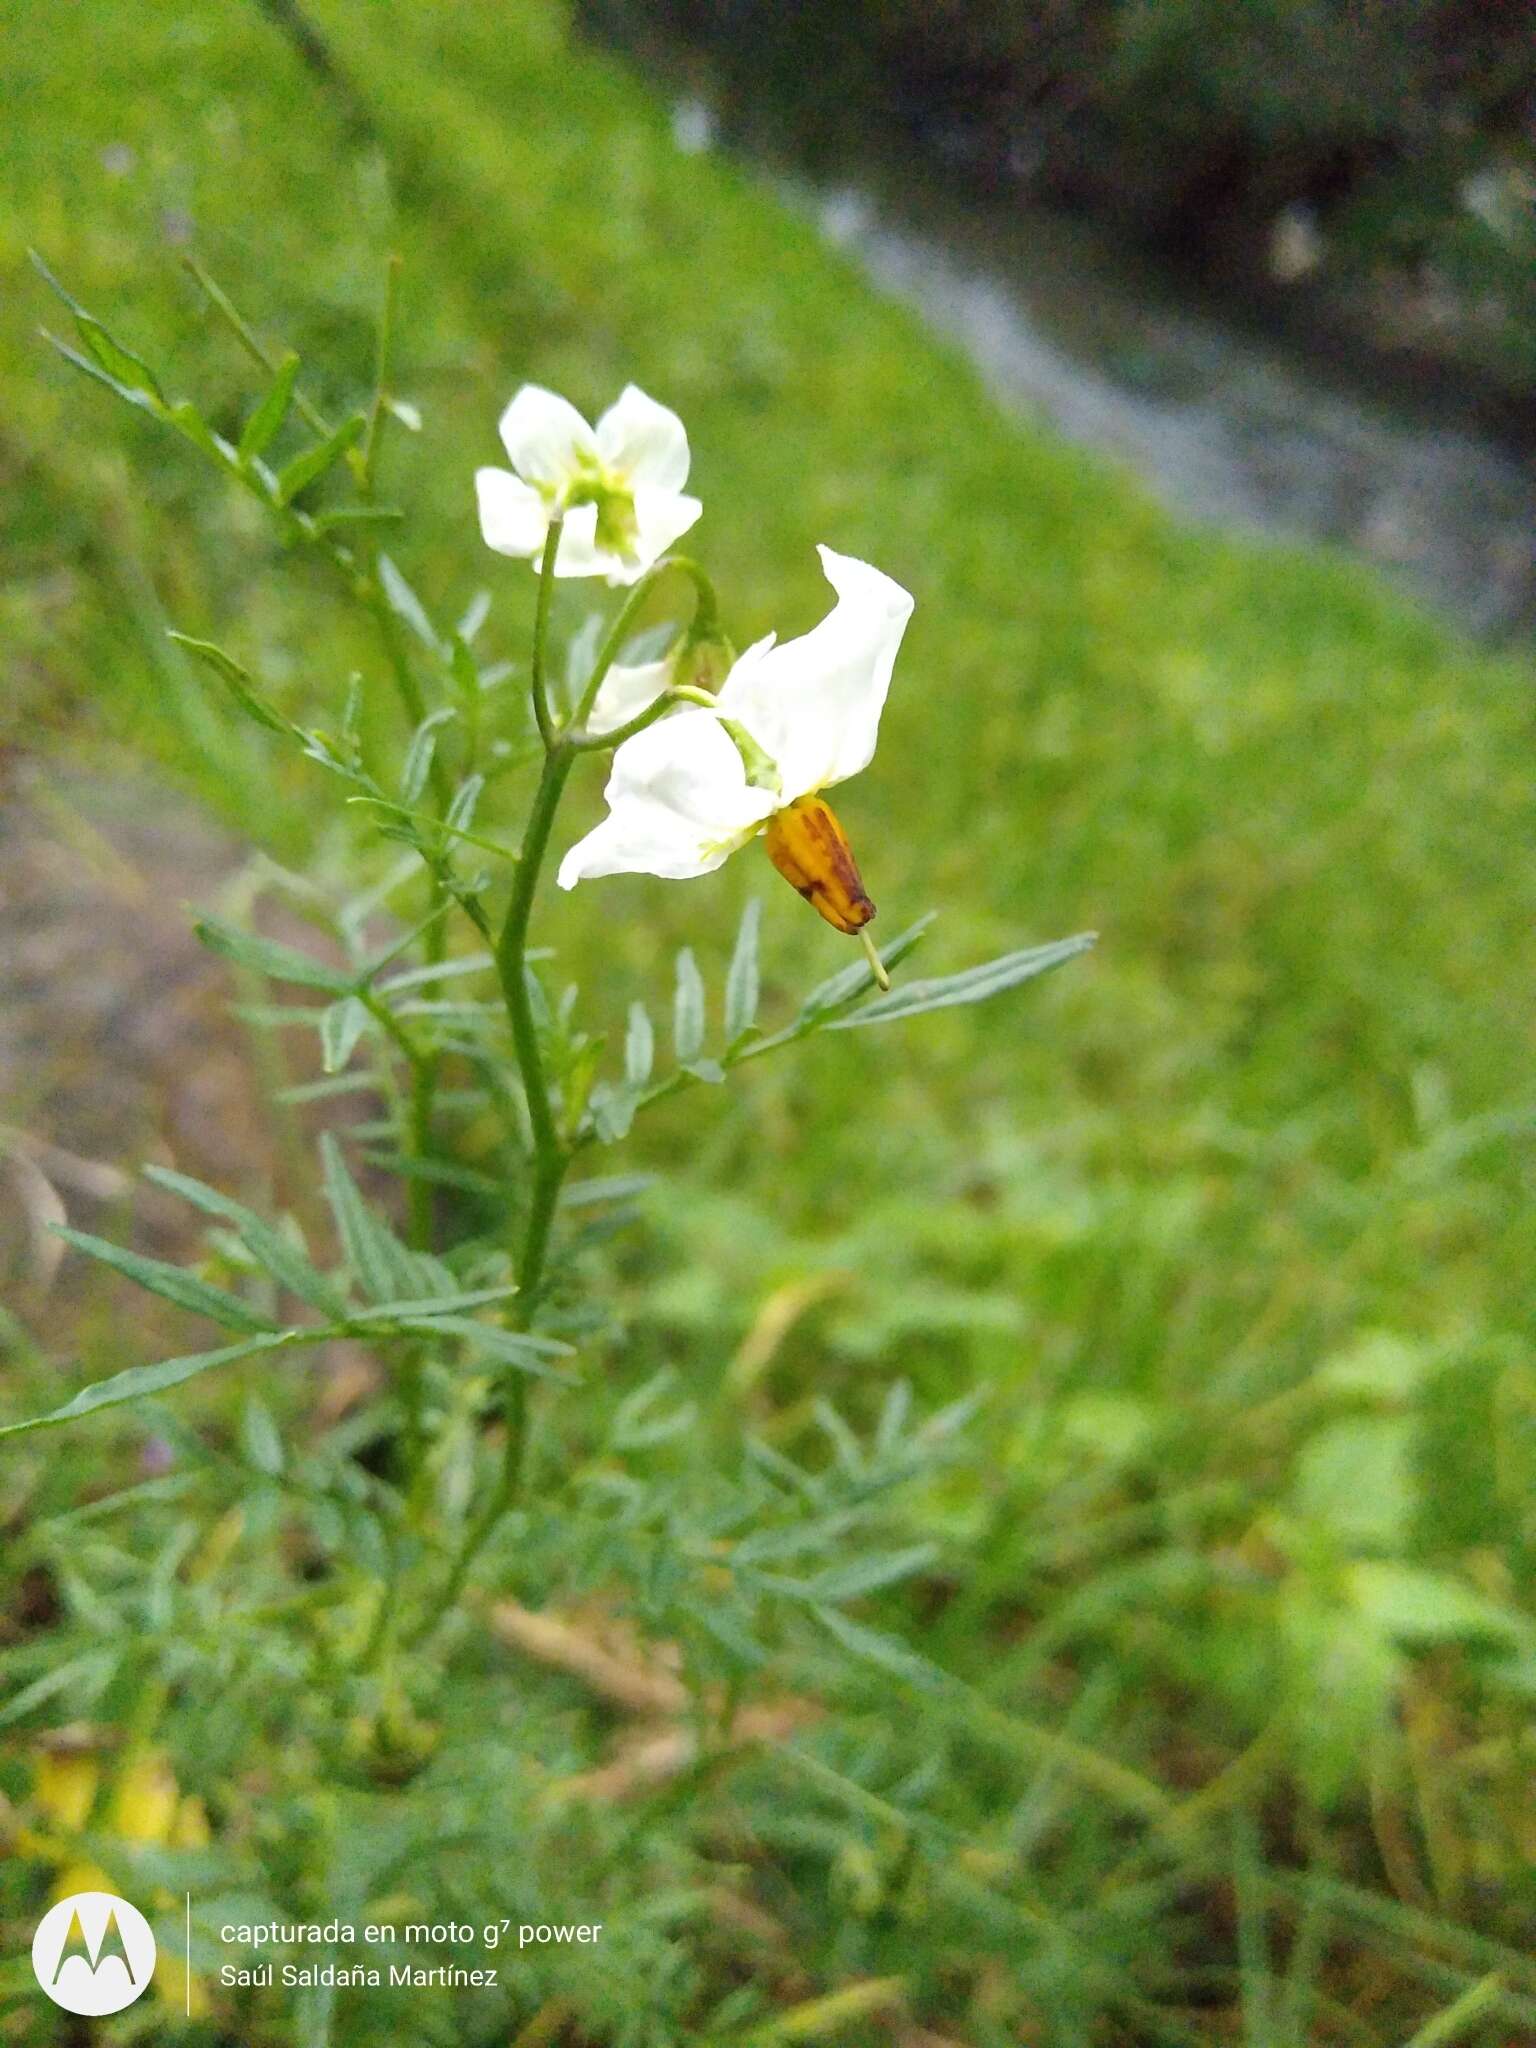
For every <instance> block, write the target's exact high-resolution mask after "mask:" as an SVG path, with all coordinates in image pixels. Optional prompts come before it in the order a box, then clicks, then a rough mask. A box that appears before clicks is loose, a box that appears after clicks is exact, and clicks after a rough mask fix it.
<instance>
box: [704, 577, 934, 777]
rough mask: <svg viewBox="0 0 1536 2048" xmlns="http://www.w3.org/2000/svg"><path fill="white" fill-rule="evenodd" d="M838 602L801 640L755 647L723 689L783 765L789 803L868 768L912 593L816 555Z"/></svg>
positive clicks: (726, 707)
mask: <svg viewBox="0 0 1536 2048" xmlns="http://www.w3.org/2000/svg"><path fill="white" fill-rule="evenodd" d="M817 552H818V553H819V554H820V556H821V565H822V568H823V569H824V570H825V571H826V575H827V581H828V582H829V583H830V584H831V585H832V588H833V589H834V590H835V591H836V592H837V603H836V604H835V605H834V606H833V607H832V609H831V611H829V612H828V613H827V616H826V617H825V618H824V619H823V620H822V621H821V623H820V625H819V626H813V627H812V629H811V631H810V632H809V633H804V634H802V635H801V636H800V638H799V639H798V640H785V641H782V642H781V643H780V644H779V645H778V646H777V647H769V646H764V645H763V644H762V643H761V642H760V643H759V644H758V646H756V647H749V648H748V649H747V651H746V653H745V654H744V655H743V656H742V657H741V659H740V660H739V661H738V662H737V663H736V664H735V666H734V667H733V668H732V670H731V672H730V674H729V675H728V676H727V677H726V679H725V682H724V684H723V685H722V687H721V690H720V709H721V710H722V711H723V712H725V713H726V714H727V715H728V716H730V717H732V718H739V719H740V720H741V722H742V724H743V725H744V726H745V727H746V728H747V730H748V732H750V733H751V735H752V737H753V738H754V739H755V740H756V741H757V742H758V744H759V745H760V746H761V747H762V748H763V749H764V750H765V752H767V753H768V754H769V755H771V756H772V758H773V760H774V761H775V762H776V763H777V764H778V769H779V776H780V779H781V781H782V783H783V797H782V799H781V801H782V802H784V803H792V802H793V801H794V799H795V798H796V797H800V796H807V795H809V794H810V792H811V791H812V790H817V789H825V788H827V787H828V786H829V785H830V784H831V783H834V782H844V781H846V780H847V778H848V777H849V776H850V775H857V774H858V772H859V770H860V769H861V768H865V767H867V766H868V765H869V761H870V757H871V756H872V755H873V753H874V751H875V737H876V735H877V733H878V732H879V729H880V713H881V712H882V711H883V710H884V708H885V697H886V692H887V690H888V689H889V688H890V683H891V670H892V669H893V668H894V666H895V663H896V653H897V649H898V648H899V647H900V646H901V636H902V634H903V633H904V632H905V631H906V629H907V621H908V619H909V618H911V616H912V599H911V596H910V595H909V594H908V592H906V591H905V590H903V589H902V587H901V585H900V584H899V583H895V582H893V581H892V580H891V578H890V577H889V576H885V575H882V574H881V572H880V571H879V570H878V569H873V568H871V567H870V565H869V563H868V562H860V561H858V560H856V559H855V558H854V557H853V556H852V555H839V554H835V553H834V552H833V550H832V549H831V548H819V549H818V550H817Z"/></svg>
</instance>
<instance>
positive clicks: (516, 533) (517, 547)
mask: <svg viewBox="0 0 1536 2048" xmlns="http://www.w3.org/2000/svg"><path fill="white" fill-rule="evenodd" d="M475 497H476V498H477V500H478V501H479V505H480V532H481V535H482V537H483V538H484V541H485V544H486V546H487V547H490V548H494V549H495V550H496V552H497V554H498V555H537V554H538V553H540V551H541V550H542V548H543V546H544V535H545V534H546V533H547V532H548V530H549V512H548V509H547V507H546V506H545V503H544V500H543V499H542V498H541V497H540V496H539V494H538V492H537V491H536V490H534V488H533V486H532V485H531V484H525V483H522V482H521V481H520V480H519V479H518V478H517V477H515V476H513V474H512V473H511V471H510V470H506V469H477V470H476V471H475Z"/></svg>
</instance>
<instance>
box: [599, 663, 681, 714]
mask: <svg viewBox="0 0 1536 2048" xmlns="http://www.w3.org/2000/svg"><path fill="white" fill-rule="evenodd" d="M671 680H672V657H671V655H670V654H669V655H667V656H665V657H664V658H663V659H662V660H661V661H642V662H639V663H637V664H636V665H635V666H634V667H633V668H626V667H625V666H624V665H623V663H622V662H615V663H614V665H613V667H612V668H611V669H609V671H608V673H607V675H605V676H604V677H603V686H602V688H601V689H600V690H599V691H598V693H597V702H596V703H595V704H594V705H593V706H592V710H591V713H590V715H589V716H588V719H587V731H588V732H595V733H603V732H612V731H613V730H614V729H615V727H617V726H621V725H627V724H628V723H629V721H630V719H632V718H638V717H639V715H640V713H641V712H642V711H644V710H645V709H646V707H647V706H648V705H651V704H654V703H655V701H656V699H657V698H658V697H659V696H660V695H661V693H662V691H663V690H664V689H665V688H666V687H667V684H668V683H669V682H670V681H671Z"/></svg>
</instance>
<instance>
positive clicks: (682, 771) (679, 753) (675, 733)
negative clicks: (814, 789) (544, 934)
mask: <svg viewBox="0 0 1536 2048" xmlns="http://www.w3.org/2000/svg"><path fill="white" fill-rule="evenodd" d="M607 797H608V815H607V817H606V818H605V819H604V820H603V822H602V823H601V824H600V825H599V826H597V827H596V828H595V830H593V831H591V832H589V833H588V834H587V836H586V838H585V839H583V840H580V841H578V843H577V844H576V845H575V846H573V847H572V848H571V850H570V852H569V853H568V854H567V855H566V856H565V859H564V860H563V861H562V862H561V863H560V873H559V876H558V877H557V879H558V881H559V883H560V886H561V888H562V889H574V888H575V886H576V884H577V883H578V882H584V881H589V880H591V879H592V878H593V877H594V876H597V875H662V876H664V877H666V878H667V879H668V880H669V881H683V880H685V879H687V878H688V877H690V876H693V875H707V874H710V873H711V872H712V871H713V870H714V869H715V868H717V867H719V866H721V864H722V863H723V862H724V861H726V860H727V859H728V858H729V857H730V855H731V854H732V853H733V852H734V851H735V850H736V848H737V847H738V846H740V845H741V844H742V843H743V842H744V841H745V840H747V839H749V838H750V837H751V836H752V834H753V833H754V832H755V831H756V829H757V827H758V826H759V825H760V824H762V822H763V820H764V819H765V818H766V817H768V816H769V814H770V813H771V812H772V811H773V810H774V809H775V808H776V807H777V800H776V799H775V798H774V797H773V796H771V795H770V794H769V792H768V791H767V790H765V789H754V788H752V787H751V786H750V784H749V783H748V782H747V778H746V770H745V769H744V768H743V766H742V761H741V756H740V754H738V753H737V751H736V749H735V747H734V746H733V745H732V743H731V741H730V739H729V737H728V736H727V735H726V733H725V732H724V730H723V729H722V728H721V726H720V723H719V721H718V719H716V717H715V715H714V713H713V712H712V711H703V710H699V711H682V712H678V713H677V714H676V715H675V716H673V717H670V718H664V719H662V720H661V721H660V723H659V724H657V725H652V726H647V727H646V729H645V731H644V732H639V733H636V734H635V736H634V738H633V739H631V740H626V741H625V742H624V744H623V746H621V747H620V748H619V750H618V752H617V753H616V754H615V755H614V757H613V772H612V774H611V775H610V776H609V778H608V789H607Z"/></svg>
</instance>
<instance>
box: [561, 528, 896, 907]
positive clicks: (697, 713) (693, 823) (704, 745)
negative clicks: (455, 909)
mask: <svg viewBox="0 0 1536 2048" xmlns="http://www.w3.org/2000/svg"><path fill="white" fill-rule="evenodd" d="M818 552H819V554H820V556H821V562H822V567H823V569H824V570H825V571H826V576H827V580H828V582H829V583H830V584H831V585H832V588H833V589H834V590H835V591H836V593H837V602H836V604H835V605H834V606H833V607H832V609H831V611H830V612H828V614H827V616H826V617H825V618H824V619H823V620H822V621H821V623H820V625H818V626H816V627H814V628H813V629H812V630H811V631H810V632H809V633H806V634H805V635H803V636H802V637H801V638H800V639H798V640H788V641H786V642H785V643H784V644H783V646H776V645H775V644H774V640H773V637H772V636H771V635H770V636H769V638H768V639H766V640H760V641H758V643H757V644H756V646H754V647H749V648H748V649H747V651H746V653H745V654H743V655H742V656H741V658H740V659H739V660H738V661H737V662H736V663H735V664H734V666H733V667H732V669H731V672H730V674H729V675H728V676H727V677H726V679H725V682H724V683H723V684H722V685H721V689H720V694H719V696H718V698H717V699H716V704H715V708H714V709H713V710H705V709H704V708H703V707H702V706H701V707H699V708H698V709H694V708H692V707H686V708H684V709H682V710H679V711H676V712H673V713H671V714H670V715H669V716H667V717H665V718H663V719H661V720H659V721H658V723H657V724H655V725H652V726H648V727H647V728H646V729H645V731H643V732H639V733H636V734H635V736H634V737H633V738H632V739H628V740H625V741H624V743H623V744H622V745H621V746H620V747H619V749H618V750H617V752H616V753H615V754H614V757H613V770H612V773H611V775H610V777H609V780H608V790H607V796H608V815H607V817H606V818H605V819H604V820H603V822H602V823H601V824H600V825H598V826H597V827H596V828H595V830H593V831H591V832H589V833H588V834H587V836H586V838H585V839H583V840H582V841H581V842H580V843H579V844H578V845H576V846H573V847H572V849H571V851H570V852H569V853H568V854H567V855H566V857H565V859H564V860H563V861H562V862H561V864H560V874H559V881H560V886H561V887H562V888H563V889H572V888H574V887H575V886H576V884H577V883H578V882H582V881H587V880H590V879H592V878H593V877H595V876H598V875H614V874H645V875H664V876H667V877H668V878H670V879H674V880H682V879H683V878H685V877H687V876H690V875H707V874H709V873H711V872H712V871H713V870H714V869H715V868H718V867H719V866H721V864H722V863H723V862H724V861H726V860H727V859H728V858H729V857H730V855H731V854H732V853H734V852H735V850H736V849H737V847H739V846H742V845H744V844H745V843H746V841H747V840H749V839H751V838H753V837H754V836H755V835H756V834H757V833H759V832H764V831H767V832H768V833H769V851H770V853H771V854H772V855H773V858H774V861H775V864H776V865H777V866H779V867H780V868H781V869H782V870H783V872H785V873H786V874H789V875H790V879H791V880H792V881H795V885H796V887H797V888H801V889H802V893H804V894H806V895H808V896H809V897H810V899H811V901H812V902H814V903H815V904H816V907H817V908H818V909H819V910H821V912H822V914H823V916H829V910H828V907H827V903H826V902H824V901H823V900H822V899H821V896H820V895H819V894H817V893H813V890H812V889H811V887H809V886H807V885H806V884H805V883H803V882H802V881H801V880H799V879H797V876H796V874H793V873H791V870H790V865H789V864H788V860H787V859H781V858H780V849H781V845H782V843H783V842H784V841H786V840H787V839H790V838H793V839H795V840H796V841H797V842H798V844H797V846H795V847H790V848H789V849H788V859H792V860H793V862H794V864H795V866H796V867H797V869H798V868H802V867H805V866H806V865H807V860H806V855H807V846H806V844H805V841H806V829H805V828H806V824H807V821H808V820H811V819H813V818H821V817H824V818H825V819H830V820H831V833H832V834H833V835H835V837H836V839H837V840H838V841H839V842H840V843H841V847H842V853H843V854H844V855H846V842H845V841H842V840H841V830H840V828H838V827H837V824H836V820H835V819H832V818H831V813H830V811H828V810H827V807H826V806H825V805H824V804H816V805H811V804H810V803H809V802H808V800H810V799H813V798H814V797H815V795H816V793H817V792H818V791H820V790H823V789H827V788H829V787H830V786H831V785H832V784H833V783H836V782H843V781H846V780H847V778H848V777H849V776H850V775H857V774H858V772H859V770H860V769H861V768H864V767H866V766H867V765H868V763H869V760H870V757H871V756H872V755H873V753H874V751H875V737H876V734H877V732H878V730H879V726H880V713H881V711H882V710H883V709H884V706H885V698H886V692H887V690H888V689H889V687H890V681H891V671H892V669H893V667H894V666H895V661H896V652H897V649H898V648H899V647H900V645H901V637H902V634H903V633H904V632H905V631H906V625H907V620H908V619H909V618H910V617H911V615H912V599H911V597H910V596H909V595H908V594H907V592H906V591H905V590H903V589H902V587H901V585H900V584H899V583H894V582H892V580H891V578H890V577H889V576H884V575H882V574H881V573H880V571H879V570H878V569H872V568H871V567H870V566H869V564H868V563H867V562H859V561H855V560H854V559H853V558H852V557H851V556H849V555H839V554H834V553H833V551H832V550H831V549H830V548H821V549H819V550H818ZM607 708H608V707H607V706H605V707H604V709H605V710H607ZM619 722H620V721H618V720H617V719H615V720H614V723H615V724H617V723H619ZM732 728H735V730H736V737H734V738H733V736H732V730H731V729H732ZM739 741H745V747H743V745H741V744H739V743H738V742H739ZM749 759H750V760H751V761H752V767H751V769H750V770H749V767H748V761H749ZM791 817H793V820H794V829H793V831H791V826H790V822H789V821H790V820H791ZM816 832H817V835H819V838H820V840H821V841H822V842H823V843H826V842H827V841H828V832H827V827H826V826H825V824H818V825H817V828H816ZM812 851H813V852H814V849H812ZM831 857H832V854H831V851H829V852H828V858H831ZM847 866H848V871H849V873H848V874H845V875H844V877H843V883H844V887H843V890H842V891H841V892H840V893H839V894H838V899H837V900H838V904H839V905H840V906H841V907H840V908H839V913H838V915H836V916H829V921H830V922H833V923H836V924H839V925H840V928H842V929H844V930H857V929H858V928H859V926H860V925H861V924H863V923H864V922H866V921H867V919H868V918H869V917H870V916H872V915H873V905H871V904H868V899H867V898H863V897H862V892H861V887H860V885H859V884H858V876H857V870H856V869H854V868H853V867H852V858H851V856H847ZM817 871H818V872H819V868H818V870H817ZM849 875H851V881H850V880H849ZM850 888H851V889H853V890H854V891H855V904H857V902H859V901H862V903H863V904H864V905H865V906H867V907H865V908H864V910H863V912H862V914H861V915H858V914H856V913H855V912H850V910H849V908H848V901H847V891H848V889H850ZM850 920H851V921H850Z"/></svg>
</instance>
